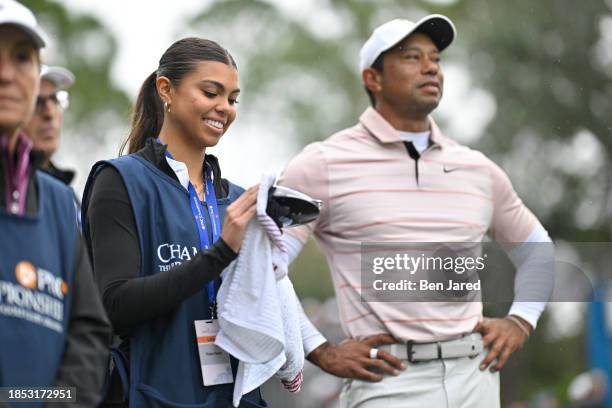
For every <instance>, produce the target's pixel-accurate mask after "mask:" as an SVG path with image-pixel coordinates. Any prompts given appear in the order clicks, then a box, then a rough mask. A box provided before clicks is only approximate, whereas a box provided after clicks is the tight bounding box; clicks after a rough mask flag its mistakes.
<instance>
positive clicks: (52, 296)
mask: <svg viewBox="0 0 612 408" xmlns="http://www.w3.org/2000/svg"><path fill="white" fill-rule="evenodd" d="M15 279H16V281H17V282H14V281H12V280H8V281H5V280H0V315H4V316H10V317H13V318H16V319H20V320H24V321H28V322H29V323H31V324H35V325H39V326H43V327H45V328H48V329H51V330H53V331H56V332H58V333H62V332H63V331H64V302H65V301H66V299H65V297H66V295H67V294H68V291H69V288H68V284H67V282H66V281H64V280H63V279H62V277H61V276H57V275H55V274H53V273H52V272H50V271H48V270H46V269H43V268H37V267H36V266H35V265H34V264H32V263H31V262H29V261H25V260H24V261H20V262H18V263H17V265H15Z"/></svg>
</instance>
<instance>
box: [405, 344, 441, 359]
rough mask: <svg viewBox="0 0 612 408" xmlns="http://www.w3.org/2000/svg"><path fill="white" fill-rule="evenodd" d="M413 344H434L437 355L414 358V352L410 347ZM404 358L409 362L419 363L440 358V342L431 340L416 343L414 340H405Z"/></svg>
mask: <svg viewBox="0 0 612 408" xmlns="http://www.w3.org/2000/svg"><path fill="white" fill-rule="evenodd" d="M415 344H435V345H436V348H437V352H438V353H437V354H438V356H437V357H435V358H430V359H422V360H415V359H414V358H413V355H414V353H415V352H414V351H413V350H412V347H413V346H414V345H415ZM406 360H408V362H409V363H410V364H419V363H427V362H430V361H435V360H442V344H441V342H439V341H432V342H428V343H417V342H415V341H414V340H408V341H407V342H406Z"/></svg>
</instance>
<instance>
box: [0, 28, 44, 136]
mask: <svg viewBox="0 0 612 408" xmlns="http://www.w3.org/2000/svg"><path fill="white" fill-rule="evenodd" d="M39 75H40V68H39V59H38V49H37V48H36V47H35V46H34V44H33V42H32V40H31V39H30V37H29V36H28V35H27V34H26V33H25V32H24V31H22V30H21V29H19V28H17V27H14V26H9V25H2V26H0V134H5V133H11V132H13V131H14V130H16V129H17V128H18V127H20V126H21V125H22V124H23V123H24V122H25V121H26V120H28V119H29V117H30V116H31V114H32V112H33V110H34V99H35V97H36V95H37V94H38V86H39Z"/></svg>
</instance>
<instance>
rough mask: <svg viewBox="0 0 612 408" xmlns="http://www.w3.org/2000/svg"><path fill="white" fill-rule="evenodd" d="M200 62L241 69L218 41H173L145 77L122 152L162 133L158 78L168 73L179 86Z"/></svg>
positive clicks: (136, 148)
mask: <svg viewBox="0 0 612 408" xmlns="http://www.w3.org/2000/svg"><path fill="white" fill-rule="evenodd" d="M200 61H218V62H222V63H224V64H227V65H230V66H233V67H234V68H236V69H237V67H236V61H234V58H232V56H231V55H230V53H229V52H228V51H227V50H226V49H225V48H223V47H221V46H220V45H219V44H217V43H216V42H214V41H211V40H206V39H203V38H195V37H189V38H183V39H182V40H178V41H177V42H175V43H174V44H172V45H171V46H170V48H168V49H167V50H166V52H164V55H162V57H161V59H160V60H159V66H158V67H157V70H156V71H155V72H153V73H152V74H151V75H149V76H148V77H147V79H145V81H144V83H143V84H142V87H141V88H140V92H139V93H138V98H137V99H136V105H135V106H134V112H133V113H132V128H131V130H130V133H129V135H128V137H127V139H126V140H125V142H123V144H122V145H121V150H120V151H119V154H122V153H123V151H124V150H125V148H126V146H127V147H128V153H129V154H132V153H135V152H137V151H138V150H140V149H142V148H143V147H144V146H145V144H146V142H147V139H150V138H157V137H158V136H159V132H160V131H161V128H162V125H163V123H164V105H163V103H162V100H161V98H160V97H159V95H158V94H157V88H156V86H155V81H156V80H157V77H158V76H160V77H162V76H164V77H166V78H168V79H169V80H170V82H172V84H173V85H175V86H176V85H178V84H179V82H180V81H181V79H183V77H184V76H185V75H187V74H188V73H190V72H191V71H193V70H194V69H196V67H197V63H198V62H200Z"/></svg>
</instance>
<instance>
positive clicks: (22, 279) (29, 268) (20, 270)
mask: <svg viewBox="0 0 612 408" xmlns="http://www.w3.org/2000/svg"><path fill="white" fill-rule="evenodd" d="M15 277H16V278H17V282H19V283H20V284H21V286H23V287H24V288H27V289H34V288H35V287H36V268H35V267H34V265H32V264H31V263H30V262H28V261H21V262H19V263H18V264H17V266H15Z"/></svg>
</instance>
